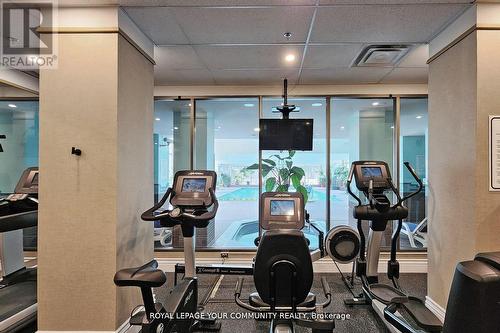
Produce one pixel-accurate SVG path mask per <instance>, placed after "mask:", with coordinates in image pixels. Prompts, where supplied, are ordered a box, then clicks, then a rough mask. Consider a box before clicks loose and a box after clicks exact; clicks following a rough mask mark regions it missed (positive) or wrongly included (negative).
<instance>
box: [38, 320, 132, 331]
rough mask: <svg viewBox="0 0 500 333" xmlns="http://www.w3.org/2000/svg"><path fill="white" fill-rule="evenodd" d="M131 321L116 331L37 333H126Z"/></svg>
mask: <svg viewBox="0 0 500 333" xmlns="http://www.w3.org/2000/svg"><path fill="white" fill-rule="evenodd" d="M128 321H129V319H127V320H125V321H124V322H123V324H121V325H120V327H118V328H117V329H116V331H36V332H37V333H70V332H72V333H74V332H78V333H125V332H127V331H129V329H130V324H129V323H128Z"/></svg>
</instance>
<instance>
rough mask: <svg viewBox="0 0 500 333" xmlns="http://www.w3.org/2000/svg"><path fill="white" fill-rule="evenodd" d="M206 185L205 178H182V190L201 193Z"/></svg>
mask: <svg viewBox="0 0 500 333" xmlns="http://www.w3.org/2000/svg"><path fill="white" fill-rule="evenodd" d="M206 185H207V179H206V178H184V179H183V180H182V192H188V193H193V192H195V193H203V192H205V187H206Z"/></svg>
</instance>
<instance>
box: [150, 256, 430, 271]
mask: <svg viewBox="0 0 500 333" xmlns="http://www.w3.org/2000/svg"><path fill="white" fill-rule="evenodd" d="M156 260H157V261H158V265H159V268H160V269H162V270H164V271H166V272H173V271H174V269H175V264H177V263H182V262H183V259H179V258H170V259H169V258H157V259H156ZM252 261H253V259H252V258H239V259H237V260H229V259H228V260H226V261H225V265H227V266H231V265H242V266H250V265H252ZM398 261H399V265H400V269H401V273H427V258H400V259H398ZM196 264H197V265H213V264H220V260H217V259H214V258H196ZM338 265H339V268H340V270H341V271H342V272H343V273H350V272H351V271H352V263H351V264H338ZM313 266H314V272H316V273H338V271H337V267H335V264H334V263H333V261H332V260H331V259H330V258H322V259H320V260H318V261H315V262H314V263H313ZM378 269H379V272H380V273H385V272H387V259H381V260H380V261H379V267H378Z"/></svg>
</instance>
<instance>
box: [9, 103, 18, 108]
mask: <svg viewBox="0 0 500 333" xmlns="http://www.w3.org/2000/svg"><path fill="white" fill-rule="evenodd" d="M9 108H17V105H16V104H9Z"/></svg>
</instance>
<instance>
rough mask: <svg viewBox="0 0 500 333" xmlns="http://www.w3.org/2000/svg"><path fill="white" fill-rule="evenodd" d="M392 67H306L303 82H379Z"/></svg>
mask: <svg viewBox="0 0 500 333" xmlns="http://www.w3.org/2000/svg"><path fill="white" fill-rule="evenodd" d="M390 71H391V69H390V68H356V67H354V68H330V69H304V70H302V74H301V76H300V82H299V83H301V84H365V83H378V82H379V81H380V80H381V79H382V78H383V77H384V75H387V73H389V72H390Z"/></svg>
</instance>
